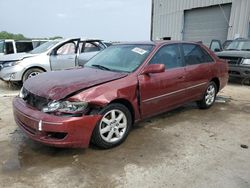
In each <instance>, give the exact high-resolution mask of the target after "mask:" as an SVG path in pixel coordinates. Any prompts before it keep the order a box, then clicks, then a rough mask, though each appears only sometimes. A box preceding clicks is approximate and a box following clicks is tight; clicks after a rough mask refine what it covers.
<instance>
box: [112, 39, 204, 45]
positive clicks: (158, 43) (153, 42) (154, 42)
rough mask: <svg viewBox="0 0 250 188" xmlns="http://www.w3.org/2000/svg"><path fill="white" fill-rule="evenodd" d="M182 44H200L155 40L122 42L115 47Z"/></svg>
mask: <svg viewBox="0 0 250 188" xmlns="http://www.w3.org/2000/svg"><path fill="white" fill-rule="evenodd" d="M176 43H178V44H181V43H188V44H200V43H199V42H188V41H175V40H155V41H136V42H121V43H115V45H119V44H127V45H129V44H131V45H132V44H134V45H156V46H161V45H164V44H176Z"/></svg>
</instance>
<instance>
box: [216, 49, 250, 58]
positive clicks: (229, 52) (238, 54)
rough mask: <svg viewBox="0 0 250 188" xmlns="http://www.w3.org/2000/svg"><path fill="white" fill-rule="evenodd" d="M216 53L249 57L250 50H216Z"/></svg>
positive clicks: (225, 55) (220, 55)
mask: <svg viewBox="0 0 250 188" xmlns="http://www.w3.org/2000/svg"><path fill="white" fill-rule="evenodd" d="M216 55H217V56H218V57H243V58H250V51H234V50H232V51H231V50H228V51H222V52H217V53H216Z"/></svg>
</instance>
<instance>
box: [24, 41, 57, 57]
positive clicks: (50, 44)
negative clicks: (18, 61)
mask: <svg viewBox="0 0 250 188" xmlns="http://www.w3.org/2000/svg"><path fill="white" fill-rule="evenodd" d="M59 42H60V41H49V42H45V43H44V44H42V45H41V46H38V47H37V48H35V49H34V50H31V51H30V52H29V53H31V54H40V53H43V52H46V51H47V50H49V49H50V48H52V47H53V46H55V45H56V44H57V43H59Z"/></svg>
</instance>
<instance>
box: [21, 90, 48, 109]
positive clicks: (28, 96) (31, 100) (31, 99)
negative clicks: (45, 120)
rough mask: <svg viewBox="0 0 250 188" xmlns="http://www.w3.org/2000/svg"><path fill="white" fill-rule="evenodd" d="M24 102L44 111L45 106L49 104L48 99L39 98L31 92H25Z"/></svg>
mask: <svg viewBox="0 0 250 188" xmlns="http://www.w3.org/2000/svg"><path fill="white" fill-rule="evenodd" d="M24 100H25V101H26V102H27V104H29V105H30V106H32V107H34V108H36V109H38V110H42V108H43V107H44V106H46V105H47V104H48V102H49V100H48V99H46V98H43V97H40V96H37V95H35V94H33V93H30V92H29V91H27V90H25V97H24Z"/></svg>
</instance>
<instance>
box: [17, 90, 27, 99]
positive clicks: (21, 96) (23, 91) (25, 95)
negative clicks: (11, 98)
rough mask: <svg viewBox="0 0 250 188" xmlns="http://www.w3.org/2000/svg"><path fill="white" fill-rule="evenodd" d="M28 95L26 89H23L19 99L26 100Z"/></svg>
mask: <svg viewBox="0 0 250 188" xmlns="http://www.w3.org/2000/svg"><path fill="white" fill-rule="evenodd" d="M27 95H28V92H27V90H25V89H24V87H22V88H21V90H20V92H19V95H18V96H19V97H20V98H22V99H25V98H26V97H27Z"/></svg>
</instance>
